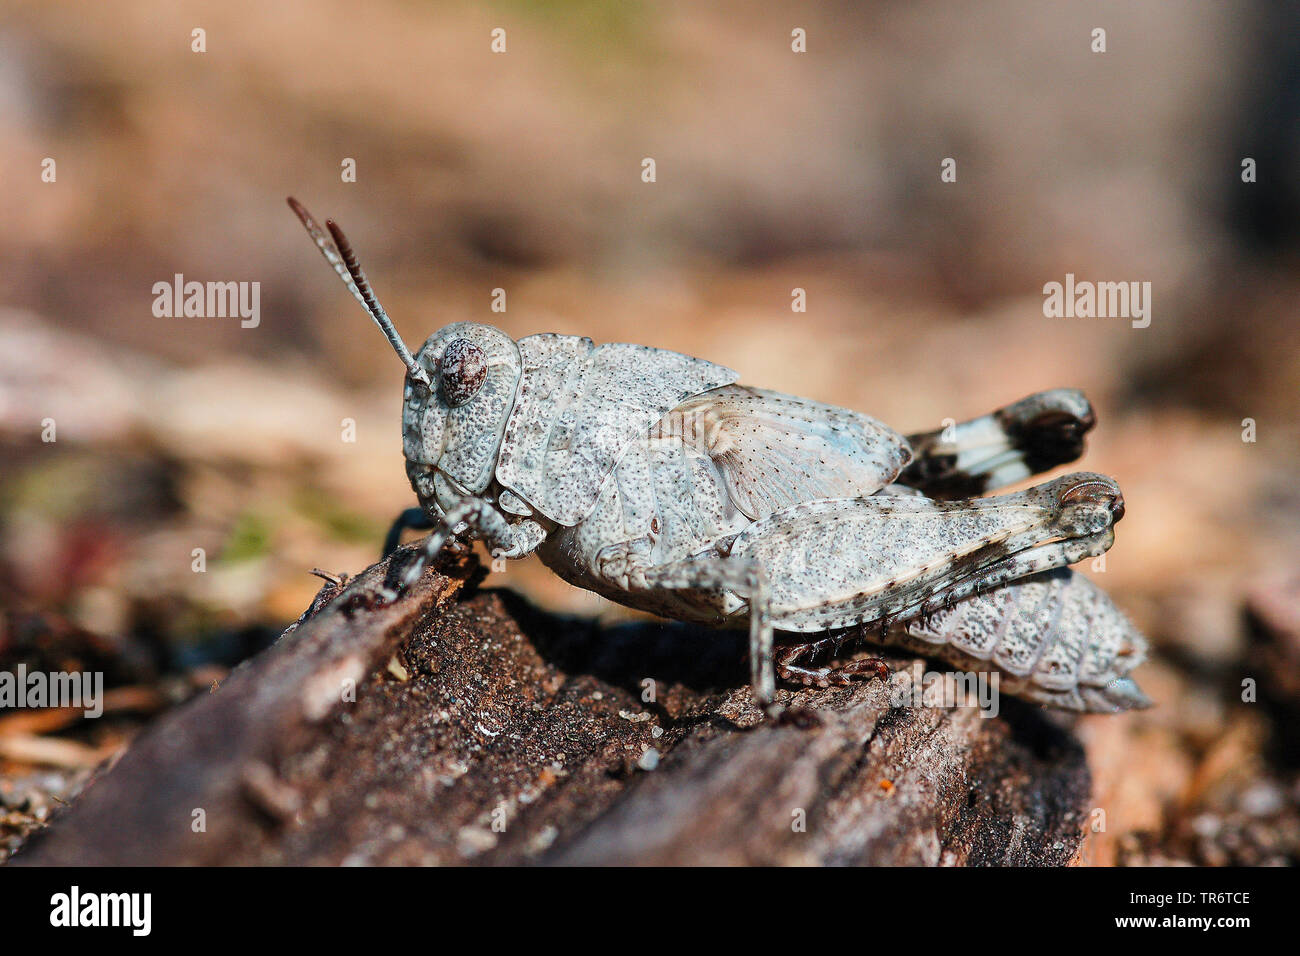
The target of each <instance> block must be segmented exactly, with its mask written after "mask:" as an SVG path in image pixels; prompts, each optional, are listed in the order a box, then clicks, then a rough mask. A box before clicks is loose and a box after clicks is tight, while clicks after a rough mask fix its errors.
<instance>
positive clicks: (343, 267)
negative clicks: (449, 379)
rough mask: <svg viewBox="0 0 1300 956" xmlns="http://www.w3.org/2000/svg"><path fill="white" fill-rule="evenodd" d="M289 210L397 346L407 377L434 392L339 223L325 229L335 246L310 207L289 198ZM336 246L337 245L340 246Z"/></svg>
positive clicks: (393, 344)
mask: <svg viewBox="0 0 1300 956" xmlns="http://www.w3.org/2000/svg"><path fill="white" fill-rule="evenodd" d="M289 208H290V209H292V210H293V212H294V215H296V216H297V217H298V219H299V220H300V221H301V222H302V224H303V226H304V228H306V230H307V234H308V235H309V236H311V238H312V241H313V242H315V243H316V248H317V249H319V250H320V254H321V255H323V256H324V257H325V261H326V262H328V263H329V264H330V265H331V266H332V267H333V269H334V271H335V272H337V273H338V276H339V278H340V279H342V280H343V284H344V285H345V286H347V287H348V291H349V292H351V293H352V296H353V298H355V299H356V300H357V301H358V302H360V303H361V306H362V308H364V309H365V310H366V314H368V315H369V316H370V317H371V318H372V319H374V320H375V325H377V326H379V331H381V332H383V333H384V336H385V337H386V338H387V339H388V342H389V344H390V345H392V346H393V351H394V352H396V353H397V357H398V358H399V359H401V360H402V364H403V365H405V366H406V374H407V375H409V376H410V378H411V381H413V382H418V383H419V384H421V385H423V386H424V387H425V388H432V384H431V383H430V381H429V373H428V372H426V371H425V370H424V369H423V368H421V367H420V365H419V363H417V362H416V361H415V358H414V357H413V356H412V355H411V350H410V349H408V348H407V347H406V343H405V342H403V341H402V337H401V336H400V335H398V334H397V329H396V328H395V327H394V326H393V320H392V319H390V318H389V317H388V313H387V312H385V311H384V307H383V306H382V305H380V304H379V300H378V299H377V298H375V293H374V290H372V289H371V288H370V282H369V281H368V280H367V279H366V274H365V273H364V272H362V271H361V265H360V264H359V263H358V262H357V257H356V253H354V252H353V251H352V243H350V242H348V238H347V236H345V235H343V230H342V229H340V228H339V227H338V223H336V222H334V221H333V220H332V219H326V220H325V227H326V228H327V229H329V231H330V236H333V237H334V240H333V242H331V241H330V236H327V235H325V233H324V232H322V231H321V228H320V226H318V225H316V220H315V219H313V218H312V217H311V213H309V212H308V211H307V207H305V206H304V205H303V204H302V203H300V202H298V200H296V199H294V198H293V197H292V196H290V197H289ZM335 243H337V246H336V245H335Z"/></svg>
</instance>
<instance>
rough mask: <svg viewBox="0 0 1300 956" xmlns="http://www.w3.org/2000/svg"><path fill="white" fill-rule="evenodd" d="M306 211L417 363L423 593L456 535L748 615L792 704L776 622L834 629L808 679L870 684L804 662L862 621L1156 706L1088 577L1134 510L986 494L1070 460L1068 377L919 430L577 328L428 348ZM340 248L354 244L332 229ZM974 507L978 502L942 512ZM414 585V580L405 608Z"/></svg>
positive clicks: (413, 422)
mask: <svg viewBox="0 0 1300 956" xmlns="http://www.w3.org/2000/svg"><path fill="white" fill-rule="evenodd" d="M289 204H290V206H291V207H292V208H293V209H294V212H295V214H296V215H297V216H298V217H299V219H300V220H301V221H302V223H303V225H304V226H305V227H306V228H307V231H308V233H309V234H310V235H311V236H312V238H313V240H314V241H315V242H316V245H317V247H318V248H319V249H320V251H321V252H322V254H323V255H324V256H325V258H326V260H327V261H328V262H329V263H330V265H331V266H332V267H333V268H334V270H335V271H336V272H337V273H338V275H339V276H340V277H341V278H342V279H343V281H344V283H345V284H347V286H348V288H349V291H350V292H351V293H352V294H353V296H354V297H355V298H356V299H357V300H358V301H359V302H360V303H361V304H362V306H363V307H364V308H365V309H366V311H367V312H368V313H369V314H370V316H371V317H372V318H373V319H374V321H375V322H376V324H377V325H378V326H379V328H380V329H381V331H383V332H384V334H385V335H386V336H387V337H388V339H389V341H390V343H391V344H392V346H393V348H394V350H395V351H396V353H397V355H398V357H399V358H401V359H402V361H403V363H404V364H405V366H406V369H407V375H406V393H405V402H404V407H403V416H402V426H403V432H402V435H403V449H404V451H405V455H406V459H407V474H408V476H409V477H410V480H411V486H412V488H413V489H414V490H415V493H416V496H417V497H418V499H419V502H420V508H421V511H419V512H414V514H415V517H414V518H412V517H411V513H410V512H408V513H406V514H404V515H403V516H402V517H401V518H400V519H399V520H398V522H397V523H396V524H395V525H394V531H393V533H392V534H391V535H390V544H391V545H393V546H395V542H396V540H397V534H399V533H400V531H401V529H402V528H403V527H420V526H423V527H432V528H434V529H435V530H434V533H433V534H432V535H430V536H429V538H427V539H426V541H425V543H424V545H423V546H422V547H421V548H420V549H419V550H418V552H417V555H416V560H415V561H414V562H413V563H412V564H411V565H410V566H409V567H408V568H407V569H406V571H405V576H404V578H403V586H405V585H409V584H410V583H411V582H413V581H414V580H415V578H416V577H418V575H419V574H420V573H421V571H422V570H423V568H424V567H425V565H426V564H427V563H428V562H429V561H430V560H432V558H433V557H434V556H435V555H436V554H437V553H438V552H439V550H441V548H442V547H444V546H445V545H446V544H447V542H448V541H449V540H450V539H451V538H452V537H453V536H455V535H460V534H466V533H468V534H470V535H473V536H475V537H478V538H481V539H483V540H484V541H486V543H487V544H488V546H489V548H490V549H491V550H492V553H493V554H494V555H495V556H502V557H508V558H519V557H523V556H525V555H527V554H530V553H532V552H534V551H536V552H537V553H538V554H539V556H540V557H541V559H542V560H543V561H545V562H546V564H547V565H548V566H549V567H550V568H551V569H553V570H554V571H555V572H557V573H558V574H559V575H561V576H562V577H564V578H565V579H566V580H568V581H570V582H571V583H573V584H575V585H577V586H579V587H583V588H588V589H590V590H592V591H595V592H597V593H599V594H602V595H604V596H606V597H608V598H610V599H611V600H614V601H617V602H619V603H622V604H626V605H630V606H632V607H637V608H641V609H644V610H647V611H651V612H654V613H657V614H661V615H664V616H667V617H672V618H679V619H682V620H689V621H699V622H704V623H710V624H716V625H722V626H748V627H749V631H750V659H751V667H752V678H753V685H754V692H755V695H756V697H757V698H758V700H759V701H760V702H761V703H764V704H767V705H771V704H772V702H773V701H774V697H775V681H774V664H775V662H776V655H775V649H774V643H773V631H774V630H778V629H779V630H781V631H785V632H789V633H791V634H816V633H818V632H830V633H831V634H832V635H834V636H830V637H823V638H820V639H816V640H812V639H810V640H807V641H805V642H804V643H801V644H800V643H796V644H794V645H792V646H790V647H787V648H785V649H784V650H783V651H782V654H781V657H780V662H779V670H780V673H781V675H782V676H783V677H785V678H786V679H791V680H793V679H799V680H803V681H804V682H805V683H817V684H822V685H824V684H825V683H827V682H832V681H833V679H836V678H844V679H847V678H848V676H850V675H852V676H857V675H861V674H865V673H867V670H866V669H864V668H863V667H861V666H856V665H855V664H853V663H850V664H846V665H844V666H843V667H842V669H836V668H832V667H823V668H818V669H810V668H808V667H805V666H803V665H802V664H801V663H800V661H801V660H804V659H805V658H807V657H810V656H815V655H817V654H819V653H821V652H822V651H823V650H824V649H825V647H826V646H827V645H833V646H834V647H835V648H838V645H839V643H840V641H841V637H842V635H843V633H844V632H847V631H852V630H856V631H857V632H858V633H859V634H863V633H871V632H872V631H873V630H878V632H879V639H880V640H883V641H887V642H888V641H892V642H893V643H898V644H902V645H904V646H907V647H908V648H909V649H913V650H924V651H926V652H927V653H932V654H935V655H937V656H940V657H946V658H947V659H950V660H960V661H961V662H963V665H970V666H974V667H994V668H997V669H999V670H1000V671H1002V672H1003V673H1005V674H1006V675H1007V676H1008V677H1009V678H1010V679H1011V680H1010V682H1009V684H1010V686H1009V687H1008V689H1013V690H1014V692H1019V693H1022V694H1023V695H1024V696H1027V697H1030V698H1031V699H1034V700H1038V701H1040V702H1042V703H1045V704H1049V705H1052V706H1057V707H1065V708H1069V709H1076V710H1120V709H1126V708H1129V707H1135V706H1145V704H1146V701H1145V698H1143V697H1142V695H1141V693H1140V691H1138V690H1137V686H1136V685H1135V684H1133V682H1132V681H1131V680H1130V679H1129V678H1128V677H1127V673H1128V670H1129V669H1131V667H1132V666H1133V665H1134V664H1135V663H1136V662H1137V661H1138V660H1140V659H1141V657H1142V653H1141V651H1142V647H1143V645H1142V641H1141V637H1140V636H1139V635H1137V633H1136V632H1135V631H1133V629H1132V627H1131V625H1129V624H1128V623H1127V621H1126V620H1125V619H1124V618H1123V616H1122V615H1121V614H1119V612H1118V611H1117V610H1116V609H1115V608H1114V606H1113V605H1111V604H1110V602H1109V601H1108V600H1107V599H1106V598H1105V596H1104V595H1102V594H1101V592H1100V591H1098V590H1097V589H1095V588H1093V587H1092V586H1091V585H1090V584H1088V583H1087V582H1086V581H1084V580H1083V579H1081V578H1077V577H1075V576H1072V575H1068V574H1060V573H1056V574H1055V575H1053V574H1052V572H1054V571H1055V569H1060V568H1064V567H1065V566H1066V565H1069V564H1071V563H1074V562H1076V561H1079V560H1081V559H1083V558H1085V557H1088V556H1090V555H1096V554H1100V553H1102V552H1103V551H1105V550H1106V549H1107V548H1109V547H1110V545H1111V543H1112V541H1113V539H1114V531H1113V525H1114V523H1115V522H1116V521H1117V520H1119V518H1120V517H1121V516H1122V515H1123V498H1122V496H1121V495H1120V492H1119V487H1118V486H1117V485H1116V484H1115V482H1114V481H1113V480H1111V479H1109V478H1107V477H1105V476H1103V475H1096V474H1090V473H1087V472H1083V473H1077V474H1072V475H1067V476H1065V477H1062V478H1057V479H1056V480H1054V481H1050V482H1046V483H1044V484H1041V485H1037V486H1035V487H1032V488H1029V489H1027V490H1025V491H1020V492H1016V493H1014V494H1007V495H1000V496H997V497H989V498H985V497H974V496H976V495H982V494H983V493H985V492H987V491H989V490H991V489H993V488H996V487H999V486H1003V485H1008V484H1011V483H1014V482H1017V481H1020V480H1022V479H1024V478H1027V477H1028V476H1030V475H1031V474H1034V473H1037V472H1040V471H1043V470H1046V469H1048V468H1051V467H1054V466H1055V465H1058V464H1062V463H1064V462H1068V461H1072V460H1073V459H1074V458H1076V457H1078V455H1079V454H1080V453H1081V452H1082V449H1083V440H1082V436H1083V434H1084V432H1086V431H1087V430H1088V429H1089V428H1091V427H1092V425H1093V423H1094V417H1093V414H1092V409H1091V407H1090V406H1089V405H1088V402H1087V400H1086V399H1085V398H1084V397H1083V395H1082V394H1081V393H1079V392H1076V391H1073V390H1068V389H1057V390H1053V391H1048V392H1041V393H1038V394H1036V395H1031V396H1029V397H1028V398H1026V399H1022V400H1021V401H1019V402H1016V403H1014V404H1012V405H1009V406H1007V407H1006V408H1003V409H999V410H998V411H996V412H994V413H991V414H989V415H985V416H982V417H980V418H976V419H972V420H971V421H969V422H965V423H963V424H955V423H952V424H950V426H949V427H948V428H945V429H943V430H940V431H935V432H928V433H922V434H919V435H914V436H912V437H911V438H910V439H907V438H904V437H903V436H902V435H900V434H898V433H897V432H895V431H894V430H893V429H891V428H889V427H888V426H887V425H884V424H882V423H881V422H878V421H876V420H875V419H873V418H870V417H868V416H866V415H862V414H859V413H857V412H853V411H849V410H847V409H842V408H836V407H834V406H830V405H825V404H823V403H820V402H816V401H812V400H809V399H803V398H797V397H794V396H789V395H781V394H779V393H776V392H770V391H766V390H763V389H757V388H749V387H745V386H742V385H739V384H736V381H737V378H738V376H737V374H736V373H735V372H733V371H732V370H731V369H728V368H725V367H723V366H720V365H715V364H714V363H712V362H707V361H705V360H703V359H698V358H693V357H691V356H688V355H683V354H681V353H677V352H670V351H666V350H663V349H654V348H648V347H646V346H640V345H628V344H621V343H616V344H607V345H599V346H598V345H596V344H594V343H593V342H592V341H591V340H590V339H588V338H584V337H580V336H572V335H555V334H549V333H548V334H542V335H531V336H527V337H526V338H522V339H520V340H518V341H517V342H516V341H515V340H513V339H511V338H510V337H509V336H508V335H507V334H506V333H504V332H502V331H501V330H500V329H497V328H494V327H492V326H489V325H482V324H478V323H473V322H458V323H454V324H452V325H449V326H446V327H444V328H443V329H440V330H439V331H438V332H436V333H434V334H433V335H432V336H430V338H429V339H428V341H427V342H425V344H424V346H423V347H422V348H421V349H420V350H419V352H418V354H416V355H414V356H412V355H411V353H410V352H409V350H407V348H406V346H405V343H403V342H402V340H401V337H400V336H399V335H398V334H397V332H396V329H395V328H394V327H393V325H392V322H391V320H389V318H388V316H387V314H386V313H385V312H384V311H383V309H382V307H381V306H380V305H379V303H378V300H377V299H376V298H375V296H374V293H373V291H372V290H371V289H370V286H369V283H368V281H367V280H366V278H365V274H364V273H363V272H362V270H361V268H360V266H359V264H358V263H357V262H356V258H355V256H354V255H353V253H352V250H351V247H350V245H349V244H348V243H347V240H346V238H345V237H344V236H343V234H342V231H341V230H340V229H338V227H337V226H336V225H335V224H333V223H331V222H327V223H326V225H327V227H328V231H329V234H330V235H329V236H327V235H325V232H324V231H323V230H321V229H320V227H319V226H317V225H316V223H315V221H314V220H313V219H312V218H311V216H310V214H309V213H308V212H307V211H306V209H305V208H303V207H302V206H301V204H299V203H297V202H296V201H294V200H290V203H289ZM331 237H332V238H331ZM953 497H961V498H962V499H964V500H937V499H945V498H953ZM395 593H396V592H393V595H394V596H395ZM986 652H987V653H986Z"/></svg>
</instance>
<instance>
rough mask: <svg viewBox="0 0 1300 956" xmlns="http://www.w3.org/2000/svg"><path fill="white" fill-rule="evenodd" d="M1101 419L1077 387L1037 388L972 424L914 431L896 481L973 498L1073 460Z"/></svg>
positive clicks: (948, 496)
mask: <svg viewBox="0 0 1300 956" xmlns="http://www.w3.org/2000/svg"><path fill="white" fill-rule="evenodd" d="M1096 422H1097V417H1096V415H1095V414H1094V413H1093V410H1092V405H1091V404H1089V402H1088V400H1087V399H1086V398H1084V396H1083V393H1082V392H1080V391H1078V390H1077V389H1073V388H1056V389H1052V390H1050V391H1046V392H1037V393H1035V394H1033V395H1030V396H1029V397H1028V398H1022V399H1021V400H1020V401H1018V402H1015V403H1014V404H1012V405H1008V406H1006V407H1005V408H1000V409H998V410H997V411H995V412H991V413H989V414H988V415H983V416H981V417H979V418H974V419H971V420H970V421H968V422H961V423H960V424H956V425H952V426H950V427H948V428H944V429H939V430H936V431H932V432H922V433H920V434H917V435H909V436H908V439H907V440H908V442H909V443H910V444H911V446H912V451H913V453H914V456H915V457H914V458H913V459H912V463H911V464H910V465H908V466H907V467H906V468H905V469H903V473H902V474H900V475H899V476H898V479H897V480H898V482H899V483H900V484H904V485H908V486H910V487H912V488H917V489H920V490H921V491H922V492H924V493H925V494H926V495H928V496H929V497H931V498H937V499H941V500H952V499H956V498H973V497H976V496H978V495H982V494H984V493H985V492H987V491H992V490H993V489H995V488H1000V487H1003V486H1005V485H1010V484H1014V483H1015V482H1017V481H1022V480H1024V479H1025V478H1028V477H1029V476H1030V475H1034V474H1037V473H1038V472H1041V471H1047V470H1048V469H1050V468H1055V467H1056V466H1057V465H1063V464H1065V463H1066V462H1071V461H1074V460H1075V459H1076V458H1078V457H1079V456H1080V455H1081V454H1083V440H1084V435H1085V434H1086V433H1087V432H1088V430H1089V429H1091V428H1092V426H1093V425H1095V424H1096Z"/></svg>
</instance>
